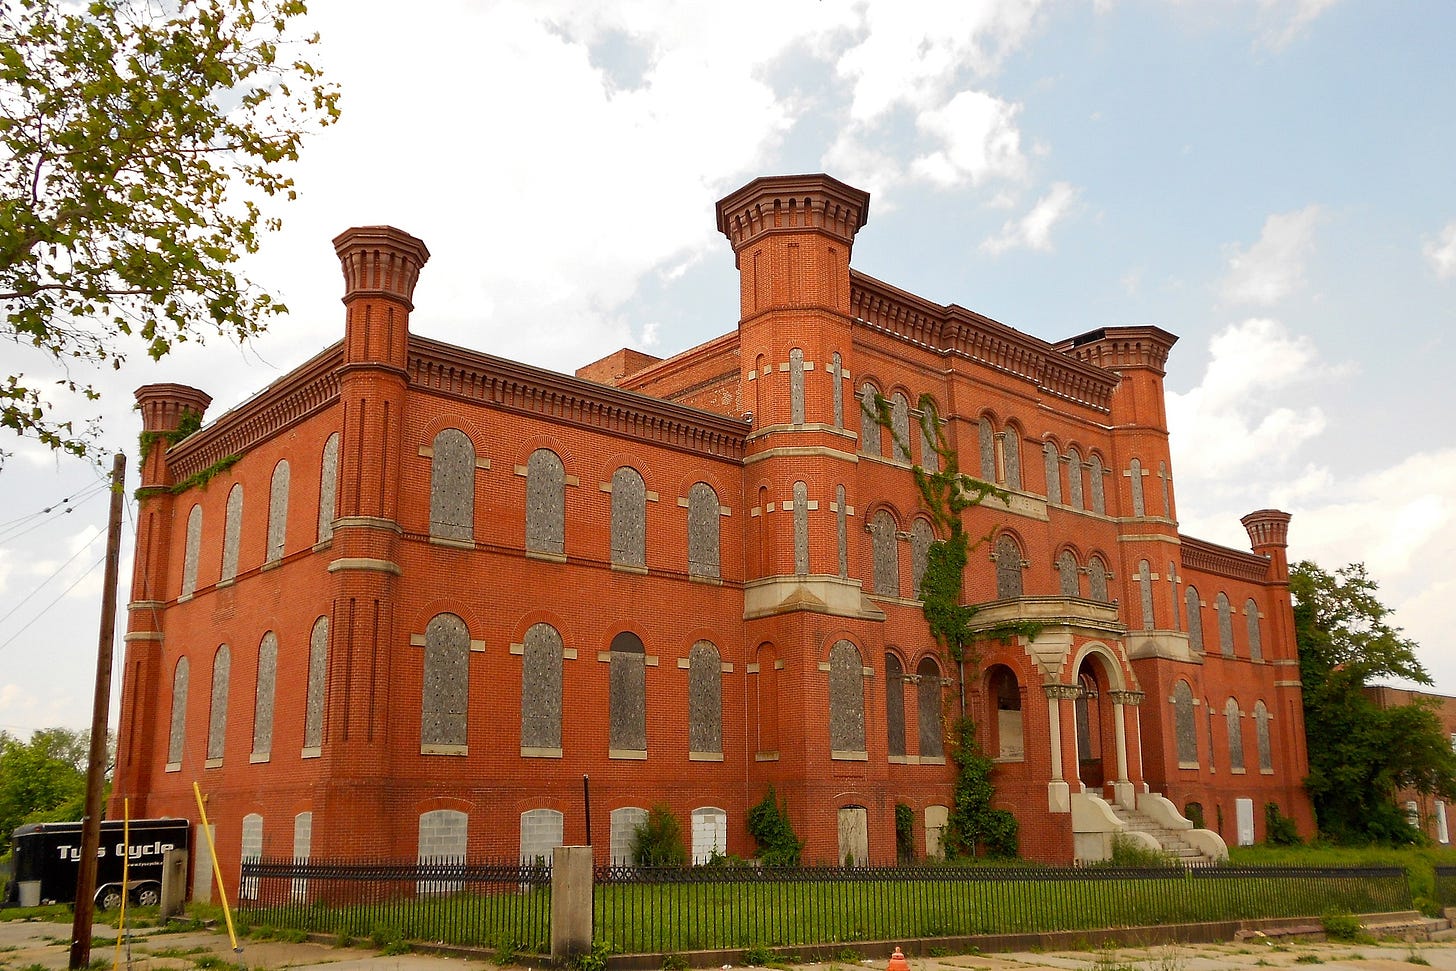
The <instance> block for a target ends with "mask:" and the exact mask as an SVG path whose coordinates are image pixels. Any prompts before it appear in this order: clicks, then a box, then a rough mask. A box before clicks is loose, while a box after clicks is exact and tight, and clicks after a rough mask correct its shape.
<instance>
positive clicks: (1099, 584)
mask: <svg viewBox="0 0 1456 971" xmlns="http://www.w3.org/2000/svg"><path fill="white" fill-rule="evenodd" d="M1087 572H1088V577H1087V587H1088V590H1087V592H1088V593H1089V594H1091V596H1092V599H1093V600H1095V601H1097V602H1098V603H1104V604H1105V603H1110V602H1111V601H1110V600H1109V599H1108V596H1107V579H1108V577H1110V576H1111V574H1110V573H1108V572H1107V564H1106V563H1104V562H1103V561H1102V557H1100V556H1093V557H1092V558H1091V559H1089V560H1088V561H1087Z"/></svg>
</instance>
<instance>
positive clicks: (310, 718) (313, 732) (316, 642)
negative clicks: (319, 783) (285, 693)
mask: <svg viewBox="0 0 1456 971" xmlns="http://www.w3.org/2000/svg"><path fill="white" fill-rule="evenodd" d="M328 676H329V619H328V618H327V617H320V618H319V619H318V620H316V621H314V622H313V630H312V631H311V632H310V633H309V636H308V697H307V701H306V702H305V708H304V714H303V748H304V752H305V753H306V754H313V755H316V754H318V753H319V751H320V750H321V749H322V748H323V744H324V694H325V691H326V690H327V684H328Z"/></svg>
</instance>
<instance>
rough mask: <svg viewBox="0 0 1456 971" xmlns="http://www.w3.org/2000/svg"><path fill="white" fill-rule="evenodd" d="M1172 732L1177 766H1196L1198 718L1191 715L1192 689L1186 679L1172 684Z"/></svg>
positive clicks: (1182, 767)
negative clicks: (1176, 750) (1176, 752)
mask: <svg viewBox="0 0 1456 971" xmlns="http://www.w3.org/2000/svg"><path fill="white" fill-rule="evenodd" d="M1173 734H1174V738H1175V740H1176V744H1177V749H1178V768H1180V769H1196V768H1198V720H1197V719H1196V718H1195V717H1194V715H1193V689H1192V688H1190V687H1188V682H1187V681H1179V682H1178V683H1177V684H1176V685H1174V686H1173Z"/></svg>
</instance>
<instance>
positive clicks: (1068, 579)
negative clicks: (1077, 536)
mask: <svg viewBox="0 0 1456 971" xmlns="http://www.w3.org/2000/svg"><path fill="white" fill-rule="evenodd" d="M1057 580H1058V582H1059V584H1060V585H1061V592H1062V596H1064V597H1080V596H1081V595H1082V584H1081V581H1080V580H1079V579H1078V577H1077V557H1076V556H1074V555H1073V554H1072V551H1071V550H1062V552H1061V553H1059V554H1057Z"/></svg>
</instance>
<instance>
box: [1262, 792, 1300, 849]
mask: <svg viewBox="0 0 1456 971" xmlns="http://www.w3.org/2000/svg"><path fill="white" fill-rule="evenodd" d="M1264 842H1266V843H1268V844H1270V845H1271V846H1298V845H1300V844H1301V843H1303V842H1304V840H1302V839H1300V838H1299V830H1297V829H1295V827H1294V820H1292V819H1290V818H1289V817H1288V816H1286V815H1284V814H1283V813H1281V812H1280V811H1279V804H1278V803H1277V802H1266V803H1264Z"/></svg>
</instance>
